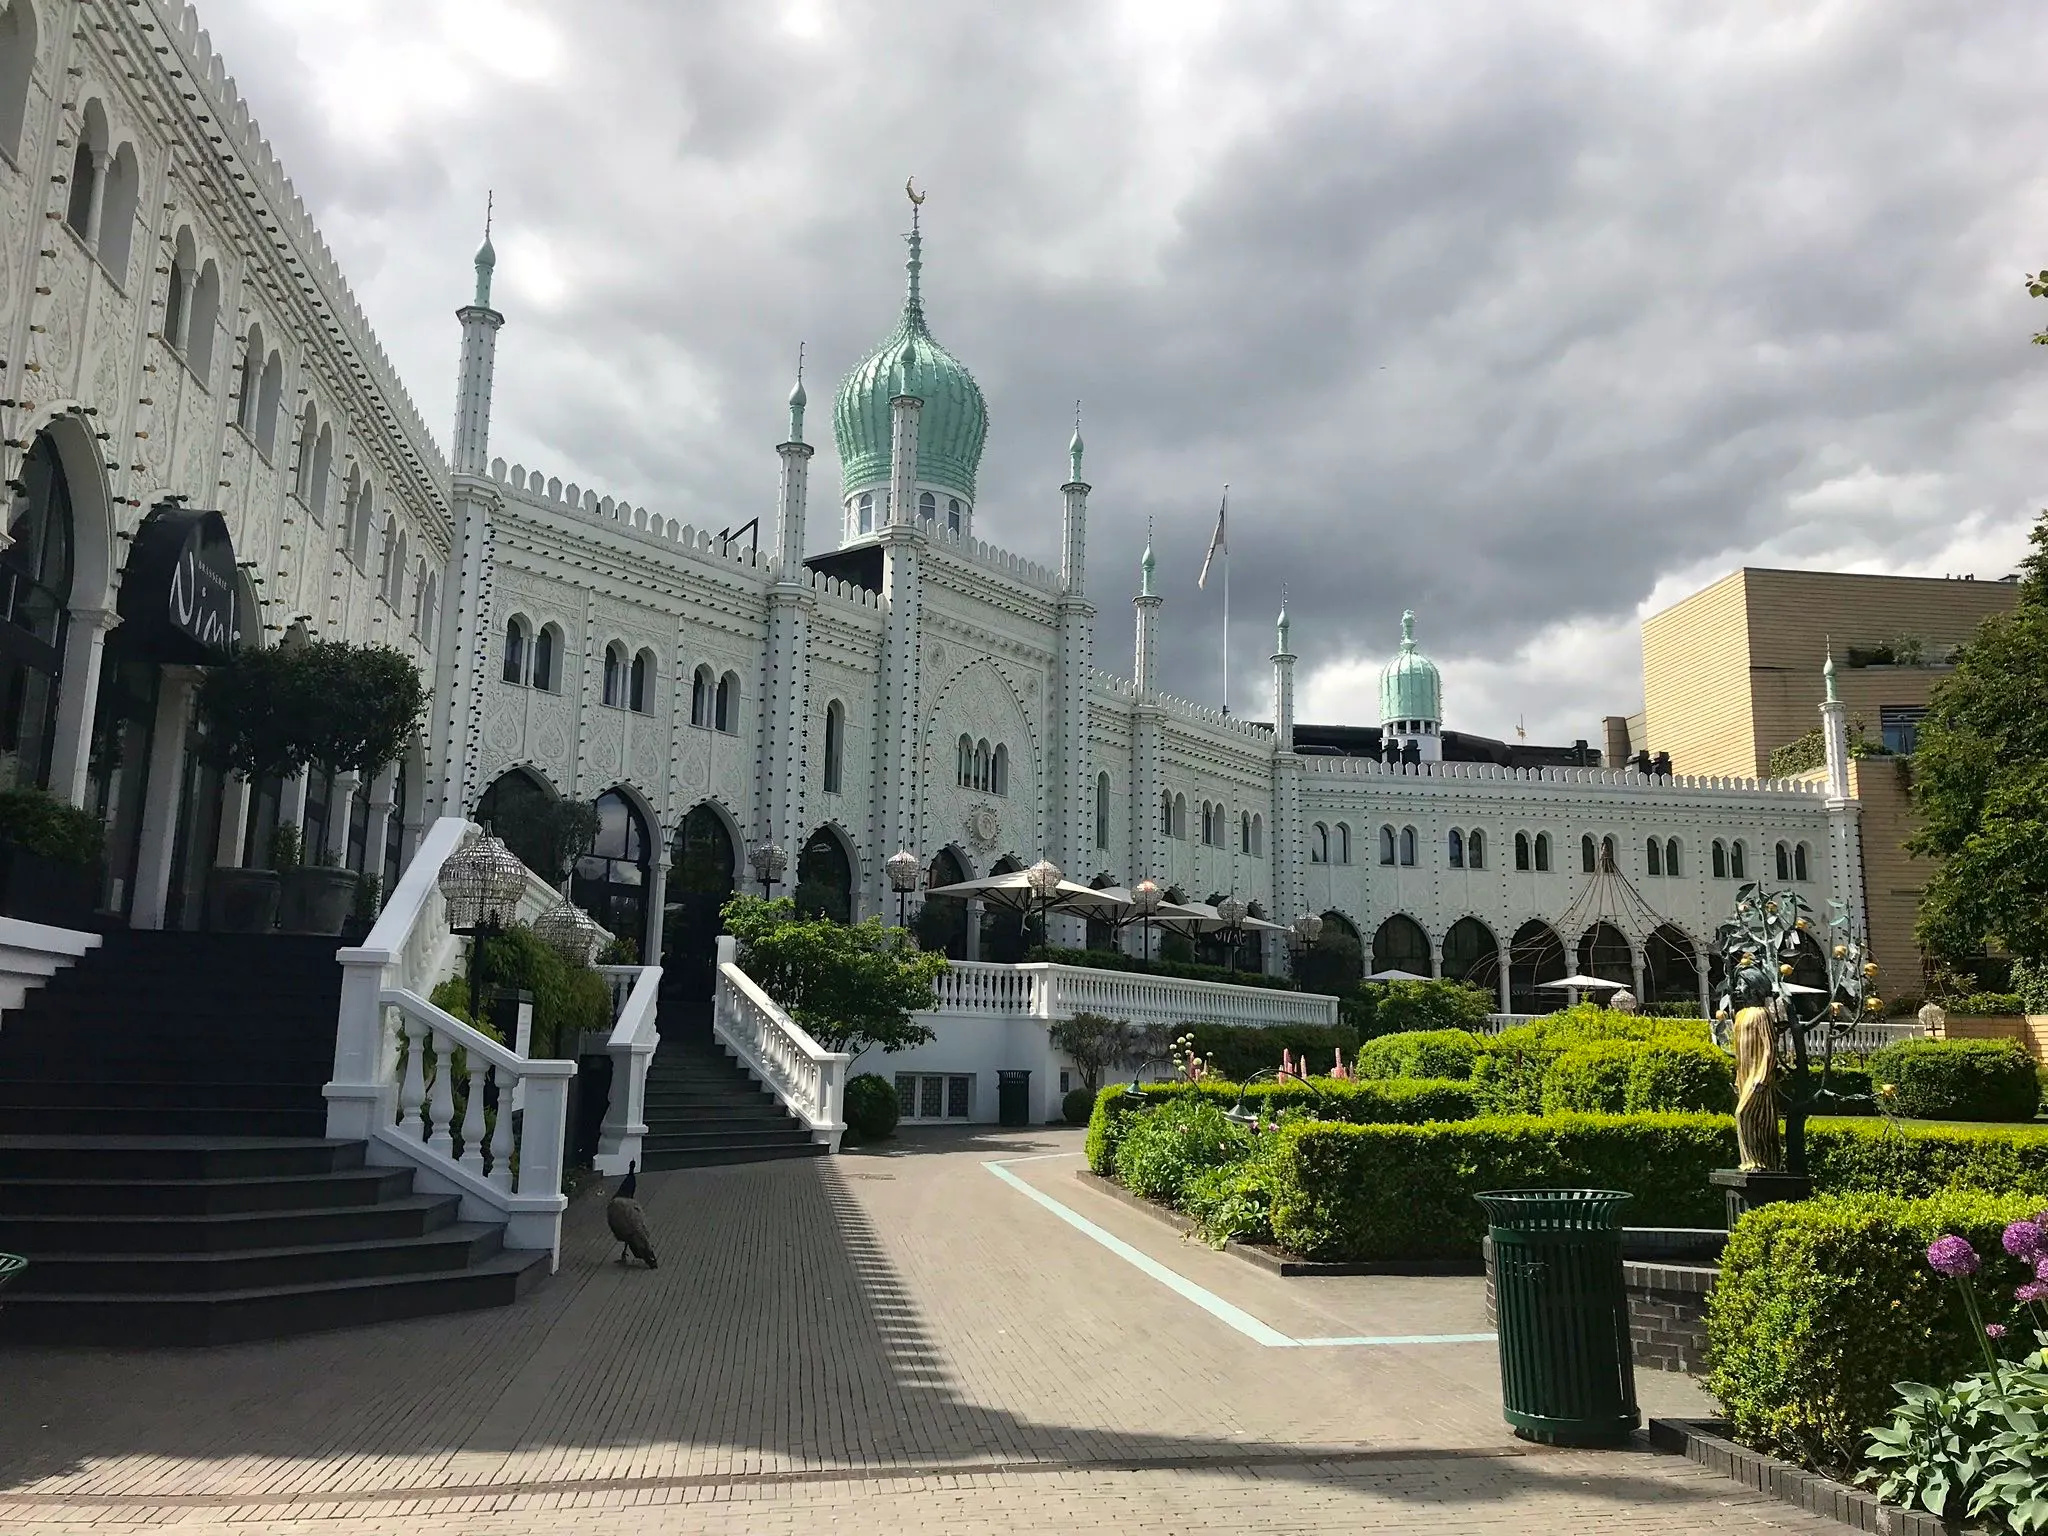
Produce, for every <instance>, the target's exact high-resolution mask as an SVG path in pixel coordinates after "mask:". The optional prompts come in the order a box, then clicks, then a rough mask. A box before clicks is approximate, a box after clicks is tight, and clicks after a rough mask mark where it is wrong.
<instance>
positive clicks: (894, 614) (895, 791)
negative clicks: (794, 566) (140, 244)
mask: <svg viewBox="0 0 2048 1536" xmlns="http://www.w3.org/2000/svg"><path fill="white" fill-rule="evenodd" d="M915 252H916V248H915V246H913V247H912V256H911V260H912V262H913V263H914V262H915V261H916V259H917V257H916V254H915ZM918 384H919V381H918V369H917V353H916V351H915V349H914V348H913V347H912V345H911V343H910V341H909V339H908V338H907V337H906V338H905V340H904V343H903V349H902V351H901V352H900V353H898V355H897V358H896V364H895V376H894V385H893V387H894V394H893V396H892V398H891V399H890V401H889V415H890V450H889V507H888V516H887V519H886V520H885V522H884V523H883V526H882V527H881V529H880V530H879V532H880V543H881V548H882V601H883V602H884V604H886V605H887V609H888V617H887V618H886V620H885V621H884V623H883V628H882V676H881V680H880V683H881V685H880V687H878V688H877V689H876V690H875V692H876V719H875V733H874V738H873V740H874V743H875V788H876V794H875V801H874V816H873V820H872V823H871V826H872V829H873V845H872V856H871V857H870V859H869V860H868V892H869V899H870V903H871V904H870V905H869V906H868V908H867V910H868V911H869V912H882V911H885V910H888V909H889V896H890V892H889V884H888V879H887V876H886V875H885V874H884V872H883V861H884V860H886V859H887V858H888V857H889V856H890V855H891V854H893V853H895V852H897V851H898V850H899V849H907V850H909V851H910V852H912V853H915V854H917V855H918V857H919V859H920V860H921V861H924V862H927V863H928V862H929V861H930V857H931V855H932V854H933V853H935V852H936V851H937V850H936V849H923V848H920V847H919V846H918V814H917V810H918V772H917V770H918V739H917V724H918V694H919V678H918V672H919V653H920V652H921V650H922V649H923V645H922V630H923V624H924V544H925V535H924V531H923V529H922V528H921V527H920V526H919V523H918V521H917V428H918V418H919V415H920V413H921V412H922V411H923V409H924V400H923V399H922V398H921V397H920V396H919V395H918V394H917V389H918Z"/></svg>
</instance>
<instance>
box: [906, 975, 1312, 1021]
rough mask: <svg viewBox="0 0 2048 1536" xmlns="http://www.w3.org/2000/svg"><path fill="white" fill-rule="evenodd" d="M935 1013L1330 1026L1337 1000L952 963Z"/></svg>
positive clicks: (1167, 979)
mask: <svg viewBox="0 0 2048 1536" xmlns="http://www.w3.org/2000/svg"><path fill="white" fill-rule="evenodd" d="M932 1011H933V1012H934V1013H935V1014H938V1015H940V1016H941V1017H945V1016H950V1015H955V1014H973V1015H991V1014H996V1015H1012V1016H1018V1017H1028V1018H1035V1019H1045V1020H1048V1021H1050V1020H1053V1019H1070V1018H1072V1017H1073V1016H1074V1015H1075V1014H1077V1013H1099V1014H1103V1015H1105V1016H1106V1017H1108V1018H1112V1019H1124V1020H1127V1021H1129V1022H1130V1023H1132V1024H1136V1025H1139V1026H1141V1027H1142V1026H1144V1025H1147V1024H1184V1023H1187V1022H1189V1021H1191V1020H1200V1021H1204V1022H1213V1023H1219V1024H1252V1025H1272V1024H1335V1023H1336V1022H1337V1000H1336V999H1335V998H1334V997H1329V996H1326V995H1325V994H1323V993H1320V992H1294V991H1289V990H1287V989H1285V988H1281V987H1247V986H1236V985H1232V984H1231V983H1229V982H1220V981H1189V980H1184V979H1182V978H1180V977H1177V976H1153V975H1148V974H1145V973H1143V972H1138V971H1110V970H1097V969H1095V968H1094V967H1092V966H1083V965H1053V964H1047V963H1040V964H1036V965H995V964H990V963H986V962H982V961H975V960H955V961H953V962H952V963H951V964H950V965H948V966H947V967H946V969H945V972H944V973H943V974H942V975H941V976H940V977H939V979H938V980H937V981H936V982H935V983H934V984H933V987H932Z"/></svg>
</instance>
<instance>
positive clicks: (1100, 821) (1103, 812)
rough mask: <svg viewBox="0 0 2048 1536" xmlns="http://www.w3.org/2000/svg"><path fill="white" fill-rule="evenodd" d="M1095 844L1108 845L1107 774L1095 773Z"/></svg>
mask: <svg viewBox="0 0 2048 1536" xmlns="http://www.w3.org/2000/svg"><path fill="white" fill-rule="evenodd" d="M1095 846H1096V847H1098V848H1107V847H1108V846H1109V775H1108V774H1106V773H1098V774H1097V775H1095Z"/></svg>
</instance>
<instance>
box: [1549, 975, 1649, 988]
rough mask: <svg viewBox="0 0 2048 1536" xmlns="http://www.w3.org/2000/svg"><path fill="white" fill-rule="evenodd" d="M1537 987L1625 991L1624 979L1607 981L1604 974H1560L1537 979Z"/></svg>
mask: <svg viewBox="0 0 2048 1536" xmlns="http://www.w3.org/2000/svg"><path fill="white" fill-rule="evenodd" d="M1536 985H1537V986H1539V987H1569V988H1571V989H1572V990H1573V991H1579V992H1582V991H1588V990H1591V991H1604V992H1626V991H1627V990H1628V983H1627V982H1625V981H1609V980H1608V979H1607V978H1606V977H1605V976H1560V977H1558V979H1557V980H1556V981H1539V982H1537V983H1536Z"/></svg>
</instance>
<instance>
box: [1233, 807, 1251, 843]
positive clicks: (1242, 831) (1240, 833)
mask: <svg viewBox="0 0 2048 1536" xmlns="http://www.w3.org/2000/svg"><path fill="white" fill-rule="evenodd" d="M1237 851H1238V852H1239V853H1250V852H1251V851H1252V813H1251V812H1250V811H1239V812H1238V813H1237Z"/></svg>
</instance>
